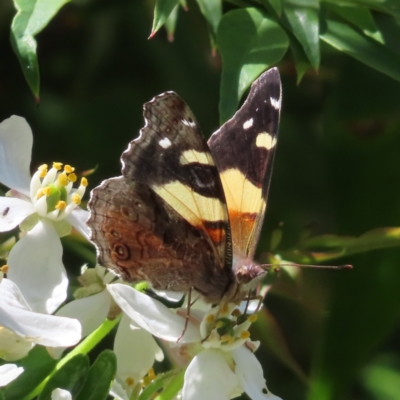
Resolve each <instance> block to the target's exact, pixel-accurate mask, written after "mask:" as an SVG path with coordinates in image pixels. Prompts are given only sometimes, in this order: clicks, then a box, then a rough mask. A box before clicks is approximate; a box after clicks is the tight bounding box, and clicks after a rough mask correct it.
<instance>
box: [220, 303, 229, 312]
mask: <svg viewBox="0 0 400 400" xmlns="http://www.w3.org/2000/svg"><path fill="white" fill-rule="evenodd" d="M228 311H229V307H228V304H226V303H225V304H224V305H223V306H222V307H221V313H222V314H226V313H227V312H228Z"/></svg>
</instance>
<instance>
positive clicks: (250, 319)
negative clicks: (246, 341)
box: [247, 314, 258, 323]
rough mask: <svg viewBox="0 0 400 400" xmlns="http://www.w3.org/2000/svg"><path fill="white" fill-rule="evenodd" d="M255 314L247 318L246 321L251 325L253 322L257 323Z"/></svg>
mask: <svg viewBox="0 0 400 400" xmlns="http://www.w3.org/2000/svg"><path fill="white" fill-rule="evenodd" d="M257 318H258V317H257V314H253V315H249V316H248V317H247V319H248V320H249V321H250V322H251V323H253V322H256V321H257Z"/></svg>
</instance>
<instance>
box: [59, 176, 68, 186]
mask: <svg viewBox="0 0 400 400" xmlns="http://www.w3.org/2000/svg"><path fill="white" fill-rule="evenodd" d="M57 180H58V183H59V184H60V185H62V186H67V185H68V178H67V175H66V174H64V173H61V174H59V175H58V177H57Z"/></svg>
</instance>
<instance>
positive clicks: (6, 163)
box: [0, 115, 33, 196]
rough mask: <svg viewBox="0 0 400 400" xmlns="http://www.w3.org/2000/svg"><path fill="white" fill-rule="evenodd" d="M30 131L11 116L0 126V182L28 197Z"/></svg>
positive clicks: (27, 126) (24, 124) (26, 125)
mask: <svg viewBox="0 0 400 400" xmlns="http://www.w3.org/2000/svg"><path fill="white" fill-rule="evenodd" d="M32 144H33V137H32V130H31V128H30V127H29V125H28V123H27V122H26V121H25V118H22V117H18V116H16V115H13V116H12V117H10V118H8V119H5V120H4V121H3V122H2V123H1V124H0V182H1V183H3V184H4V185H5V186H7V187H9V188H10V189H15V190H18V191H19V192H21V193H23V194H25V195H27V196H29V186H30V180H31V174H30V171H29V166H30V163H31V156H32Z"/></svg>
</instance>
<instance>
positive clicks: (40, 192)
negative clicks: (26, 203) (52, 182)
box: [36, 188, 44, 199]
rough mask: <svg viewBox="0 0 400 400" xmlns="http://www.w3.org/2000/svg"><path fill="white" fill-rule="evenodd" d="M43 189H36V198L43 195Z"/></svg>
mask: <svg viewBox="0 0 400 400" xmlns="http://www.w3.org/2000/svg"><path fill="white" fill-rule="evenodd" d="M43 192H44V189H43V188H40V189H39V190H38V191H37V193H36V198H37V199H40V198H41V197H42V196H43V195H44V193H43Z"/></svg>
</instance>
